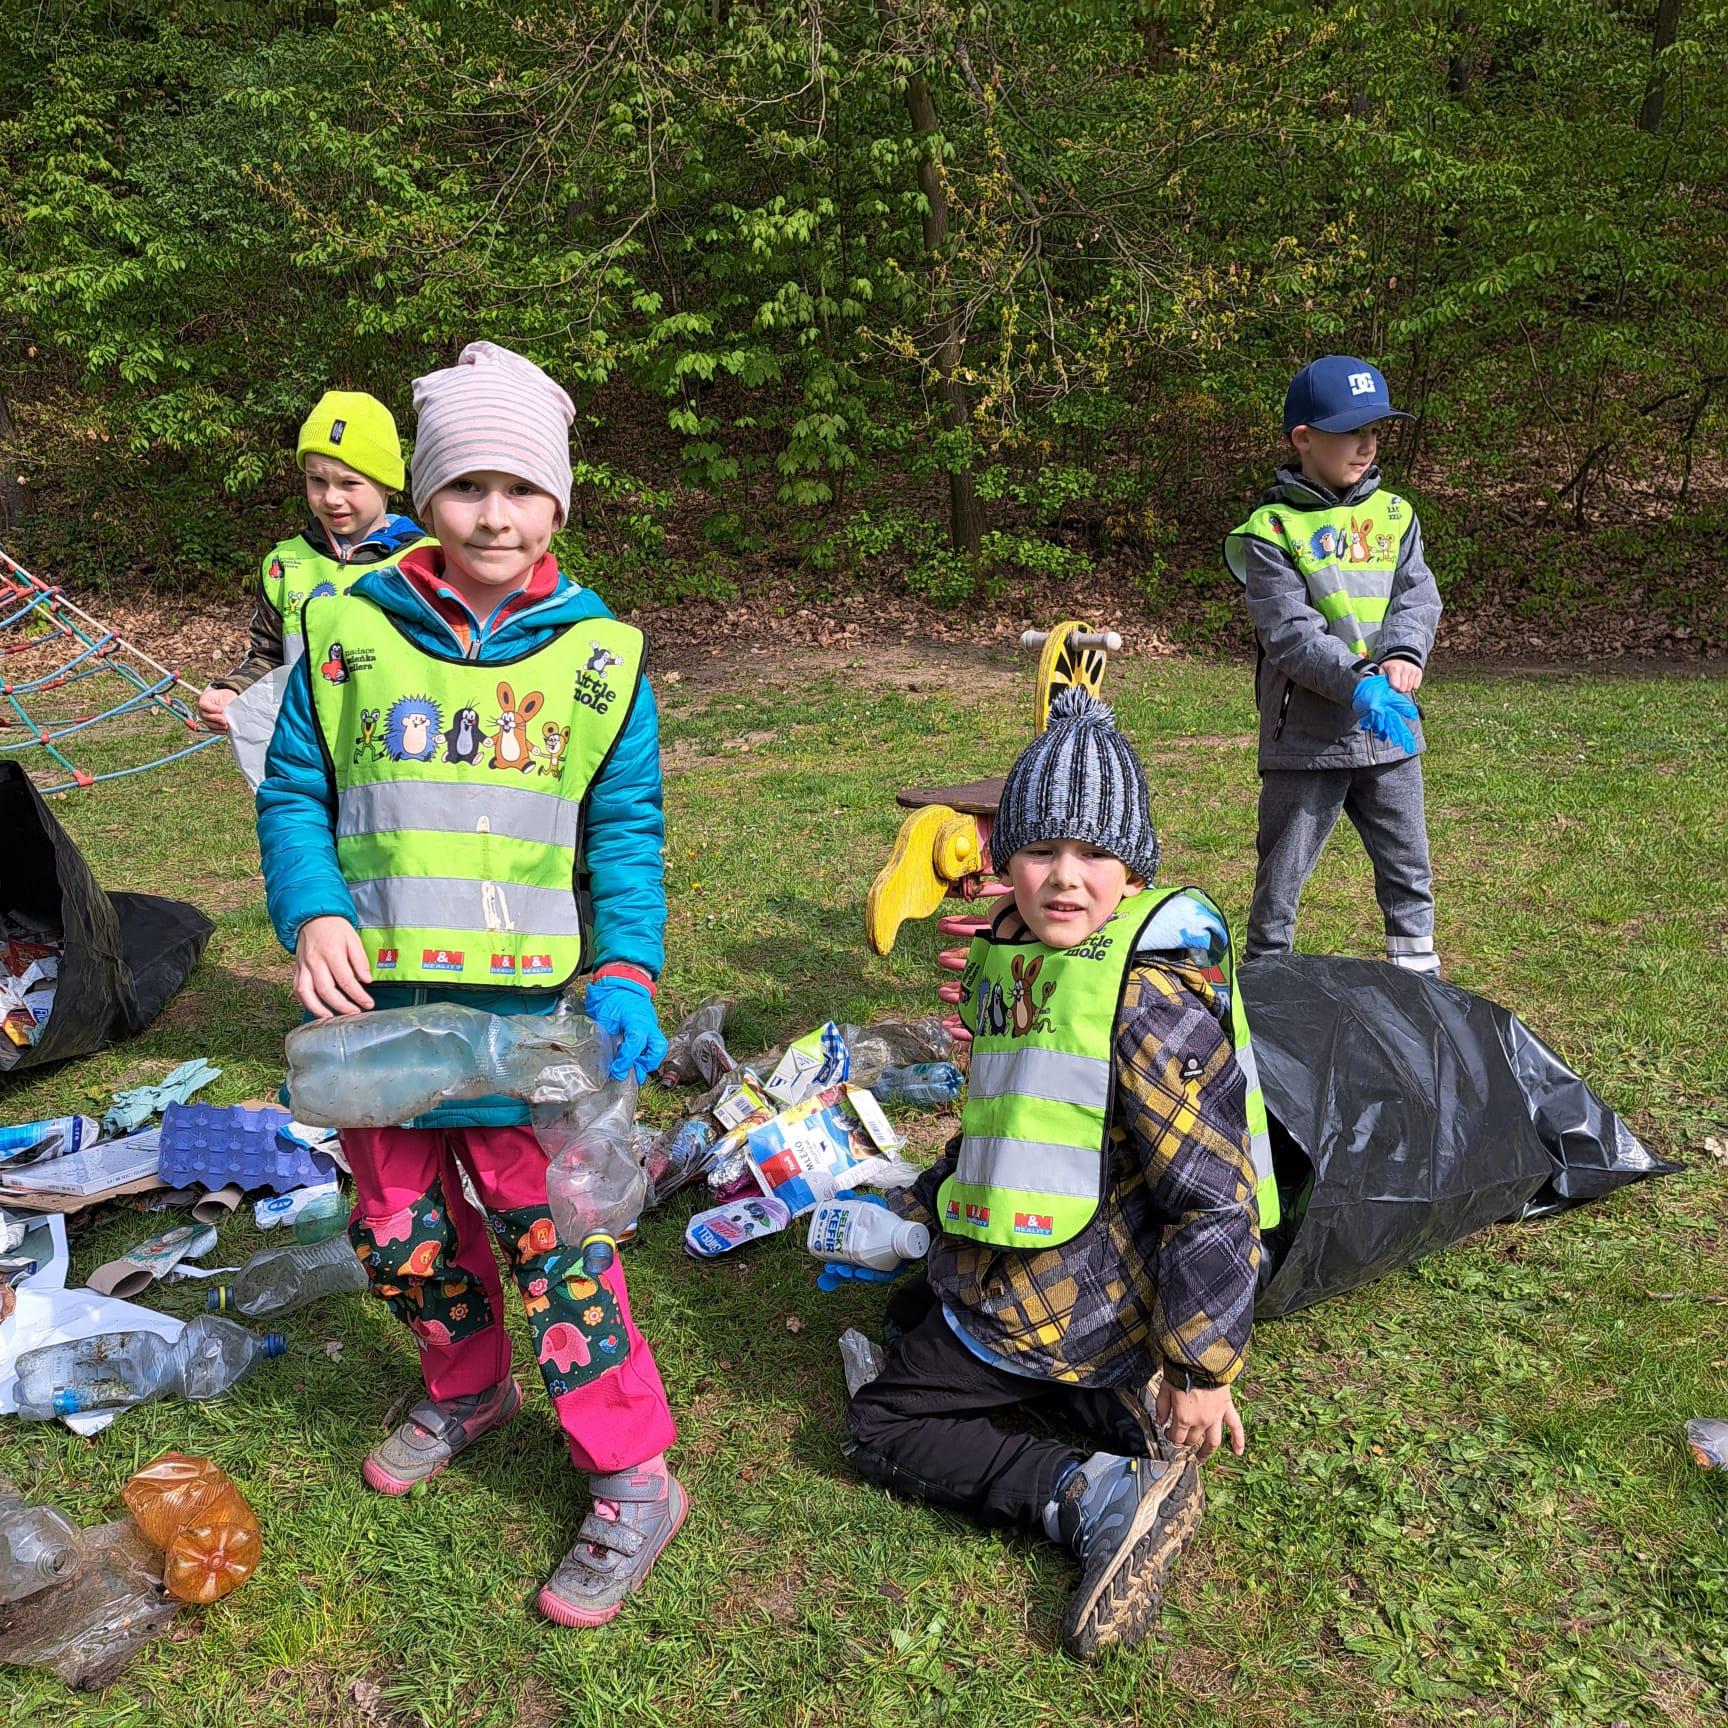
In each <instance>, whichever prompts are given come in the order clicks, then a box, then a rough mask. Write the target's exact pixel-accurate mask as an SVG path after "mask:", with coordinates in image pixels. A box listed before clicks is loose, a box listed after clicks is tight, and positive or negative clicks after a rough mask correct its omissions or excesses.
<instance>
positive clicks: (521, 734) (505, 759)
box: [492, 684, 546, 774]
mask: <svg viewBox="0 0 1728 1728" xmlns="http://www.w3.org/2000/svg"><path fill="white" fill-rule="evenodd" d="M545 706H546V698H545V697H544V696H543V695H542V694H541V693H540V692H539V691H538V690H530V691H529V692H528V694H527V695H526V696H524V697H523V698H522V700H521V701H520V702H518V701H517V700H516V695H515V692H514V691H513V690H512V689H511V688H510V686H509V685H508V684H500V685H499V686H498V730H497V731H496V732H494V733H493V734H492V766H493V767H494V768H505V769H514V770H515V771H516V772H517V773H519V774H526V773H527V772H528V771H529V769H530V768H531V767H532V766H533V765H534V757H533V752H532V750H531V749H530V747H529V744H528V722H529V721H530V720H532V719H533V718H534V716H535V715H536V714H538V713H539V712H540V710H541V709H542V708H544V707H545Z"/></svg>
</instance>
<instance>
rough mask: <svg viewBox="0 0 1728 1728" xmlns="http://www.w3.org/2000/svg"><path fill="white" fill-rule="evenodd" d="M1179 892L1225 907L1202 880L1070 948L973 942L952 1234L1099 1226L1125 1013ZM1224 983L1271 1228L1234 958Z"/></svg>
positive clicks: (944, 1195)
mask: <svg viewBox="0 0 1728 1728" xmlns="http://www.w3.org/2000/svg"><path fill="white" fill-rule="evenodd" d="M1175 894H1190V895H1193V897H1194V898H1195V899H1197V900H1199V901H1200V902H1201V904H1203V905H1205V906H1208V907H1211V909H1212V910H1213V911H1214V912H1216V911H1217V908H1216V907H1215V906H1212V902H1211V901H1210V900H1208V899H1207V898H1206V896H1205V895H1204V894H1201V893H1200V892H1199V891H1198V890H1197V889H1194V888H1159V889H1148V890H1146V891H1145V892H1143V893H1140V894H1133V895H1130V896H1129V897H1128V898H1127V899H1125V900H1124V901H1123V902H1122V904H1121V905H1120V906H1118V907H1117V908H1116V911H1115V913H1114V915H1113V916H1111V917H1110V918H1108V919H1106V920H1105V922H1104V924H1103V925H1102V926H1101V927H1100V928H1099V929H1098V930H1096V931H1094V932H1093V934H1092V935H1090V936H1089V937H1087V938H1086V940H1085V941H1084V942H1082V943H1080V944H1078V946H1076V947H1073V948H1051V947H1048V946H1046V945H1045V944H1044V943H1042V942H1038V941H1033V940H1025V941H999V940H997V938H996V936H995V934H994V932H993V931H988V930H987V931H983V932H981V933H980V934H979V935H977V936H975V937H974V938H973V939H972V948H971V952H970V953H969V954H968V955H967V957H966V969H965V971H964V972H963V973H962V974H961V988H962V990H963V992H964V994H963V996H962V999H961V1004H960V1014H961V1018H962V1019H963V1020H964V1021H965V1022H966V1028H967V1030H968V1031H969V1032H970V1033H971V1034H972V1073H971V1078H970V1080H969V1081H968V1083H967V1093H966V1102H965V1105H964V1106H963V1107H962V1110H961V1115H960V1135H961V1138H960V1152H959V1157H958V1159H957V1161H956V1163H955V1169H954V1174H953V1175H952V1176H950V1177H949V1178H948V1179H947V1181H945V1182H944V1183H943V1184H942V1187H941V1190H940V1192H939V1193H938V1195H937V1215H938V1216H939V1218H940V1219H941V1222H942V1228H943V1229H944V1230H946V1231H947V1232H949V1233H950V1234H951V1235H955V1236H966V1237H970V1238H971V1239H972V1240H973V1241H975V1242H990V1243H994V1244H995V1245H996V1246H998V1247H1002V1248H1031V1249H1036V1248H1053V1247H1055V1246H1056V1245H1058V1244H1059V1243H1062V1242H1067V1241H1069V1240H1070V1239H1072V1238H1073V1237H1074V1236H1077V1235H1078V1234H1079V1233H1080V1232H1081V1231H1082V1230H1083V1229H1085V1227H1086V1226H1087V1225H1088V1224H1089V1223H1090V1222H1091V1221H1092V1219H1093V1217H1094V1216H1095V1214H1096V1213H1097V1211H1098V1206H1099V1202H1100V1201H1101V1200H1102V1199H1103V1197H1104V1190H1105V1185H1106V1183H1107V1181H1108V1180H1109V1162H1110V1144H1111V1124H1112V1116H1113V1109H1114V1104H1115V1093H1116V1062H1115V1055H1114V1051H1115V1042H1116V1017H1117V1014H1118V1013H1119V1011H1120V1009H1121V1006H1122V996H1123V992H1124V990H1125V988H1126V986H1127V982H1128V971H1129V968H1130V967H1131V966H1132V965H1133V964H1134V959H1135V944H1136V943H1137V942H1138V941H1139V938H1140V932H1141V931H1142V930H1143V929H1144V928H1145V927H1146V923H1147V920H1148V919H1150V918H1151V916H1152V914H1153V913H1154V912H1156V911H1157V910H1158V908H1159V907H1160V906H1161V905H1163V903H1164V902H1165V901H1166V900H1168V899H1169V898H1170V897H1171V896H1172V895H1175ZM1219 922H1220V923H1222V922H1223V919H1222V916H1220V919H1219ZM1223 981H1224V984H1225V987H1226V988H1227V989H1228V991H1229V993H1230V1018H1229V1032H1230V1041H1231V1044H1232V1045H1233V1047H1234V1049H1235V1054H1236V1060H1237V1062H1238V1064H1239V1065H1240V1066H1241V1068H1242V1070H1243V1076H1244V1078H1245V1080H1246V1081H1247V1085H1248V1128H1249V1135H1250V1139H1251V1142H1252V1153H1253V1160H1254V1175H1255V1183H1256V1187H1255V1192H1256V1197H1257V1199H1258V1202H1259V1208H1260V1227H1261V1228H1262V1229H1263V1230H1269V1229H1271V1227H1272V1226H1273V1225H1274V1224H1276V1223H1277V1222H1278V1187H1277V1184H1276V1182H1274V1180H1273V1176H1272V1144H1271V1139H1270V1136H1269V1134H1268V1132H1267V1127H1266V1101H1265V1098H1264V1096H1263V1095H1262V1093H1261V1090H1260V1076H1259V1073H1258V1071H1257V1070H1256V1068H1255V1066H1254V1052H1253V1047H1252V1045H1251V1043H1250V1041H1249V1037H1248V1019H1247V1015H1246V1013H1245V1012H1244V1010H1243V1007H1242V996H1241V993H1240V991H1238V990H1237V988H1236V965H1235V961H1234V959H1233V958H1232V956H1231V954H1229V953H1227V954H1226V956H1225V960H1224V967H1223ZM1182 1078H1183V1080H1184V1081H1187V1080H1188V1078H1189V1077H1188V1076H1187V1075H1183V1076H1182ZM1195 1078H1196V1079H1197V1076H1196V1077H1195Z"/></svg>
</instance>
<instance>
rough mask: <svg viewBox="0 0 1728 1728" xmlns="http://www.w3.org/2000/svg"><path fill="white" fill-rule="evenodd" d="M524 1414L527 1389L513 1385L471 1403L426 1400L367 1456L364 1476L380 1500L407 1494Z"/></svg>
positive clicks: (470, 1399)
mask: <svg viewBox="0 0 1728 1728" xmlns="http://www.w3.org/2000/svg"><path fill="white" fill-rule="evenodd" d="M521 1408H522V1388H521V1387H520V1386H518V1385H517V1384H516V1382H515V1380H513V1379H511V1380H504V1381H501V1382H500V1383H499V1384H498V1385H496V1386H494V1387H493V1388H492V1389H491V1390H490V1391H488V1392H475V1393H473V1394H471V1395H470V1396H468V1397H466V1398H426V1399H422V1400H421V1402H420V1403H418V1404H416V1405H415V1406H414V1408H413V1409H412V1410H410V1411H409V1412H408V1418H407V1420H406V1421H405V1422H403V1423H402V1424H401V1426H400V1427H398V1428H397V1429H396V1431H395V1432H394V1433H393V1434H391V1435H389V1436H388V1437H387V1438H386V1439H384V1440H383V1441H381V1442H380V1443H379V1444H378V1445H377V1446H374V1447H373V1448H372V1450H371V1452H370V1453H368V1454H367V1458H366V1462H365V1463H364V1464H362V1465H361V1466H360V1474H361V1476H362V1477H364V1478H365V1481H366V1486H367V1487H368V1488H376V1489H377V1490H378V1492H379V1493H380V1494H406V1493H407V1492H408V1490H409V1489H410V1488H412V1487H414V1486H415V1485H416V1484H417V1483H421V1482H430V1481H431V1480H432V1478H433V1477H434V1476H436V1475H437V1474H438V1472H439V1471H440V1470H442V1469H443V1468H444V1466H445V1465H446V1464H448V1463H449V1462H450V1460H451V1459H452V1458H454V1457H455V1456H456V1454H457V1453H458V1452H460V1451H462V1450H463V1449H464V1448H466V1447H469V1446H472V1445H473V1444H474V1442H475V1441H476V1440H478V1439H479V1438H480V1436H481V1435H482V1434H489V1433H491V1431H492V1430H493V1429H494V1428H501V1427H503V1425H504V1424H505V1423H506V1422H508V1421H509V1420H510V1418H511V1417H512V1416H514V1415H515V1414H516V1412H517V1411H518V1410H520V1409H521Z"/></svg>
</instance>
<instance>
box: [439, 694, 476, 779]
mask: <svg viewBox="0 0 1728 1728" xmlns="http://www.w3.org/2000/svg"><path fill="white" fill-rule="evenodd" d="M485 748H486V734H485V733H484V732H482V731H481V730H480V710H479V709H478V708H458V709H457V710H456V714H455V718H454V719H452V721H451V722H450V730H449V731H448V732H446V733H445V734H444V760H445V761H446V762H462V763H465V764H466V765H467V766H468V767H470V768H471V767H473V765H474V764H475V763H476V762H478V761H479V760H480V752H481V751H482V750H484V749H485Z"/></svg>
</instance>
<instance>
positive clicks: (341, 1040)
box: [286, 1002, 609, 1128]
mask: <svg viewBox="0 0 1728 1728" xmlns="http://www.w3.org/2000/svg"><path fill="white" fill-rule="evenodd" d="M286 1052H287V1057H288V1096H289V1099H290V1102H291V1105H292V1108H293V1111H294V1114H295V1115H296V1116H297V1117H298V1118H299V1119H300V1120H301V1121H302V1122H308V1123H311V1124H312V1125H314V1126H316V1127H321V1128H389V1127H394V1126H395V1125H397V1124H398V1123H402V1122H406V1121H408V1120H410V1119H411V1118H412V1117H415V1116H422V1115H424V1114H425V1113H426V1112H427V1111H429V1110H431V1109H434V1108H435V1107H436V1106H437V1105H439V1104H440V1103H442V1102H444V1101H445V1100H446V1099H450V1098H483V1097H486V1096H488V1095H489V1094H491V1093H495V1092H501V1093H504V1094H506V1095H508V1096H510V1097H512V1098H528V1097H530V1096H532V1095H533V1093H534V1091H535V1090H536V1088H537V1087H538V1086H539V1084H540V1083H541V1081H542V1079H543V1076H544V1073H545V1071H546V1070H548V1069H553V1068H554V1067H555V1068H556V1071H557V1073H558V1075H559V1080H560V1085H561V1087H562V1089H563V1091H564V1092H565V1093H566V1095H567V1096H574V1095H575V1094H576V1093H577V1092H579V1091H593V1090H595V1089H597V1088H598V1087H600V1086H602V1085H603V1084H604V1083H605V1080H606V1066H607V1061H608V1059H609V1052H607V1051H606V1050H605V1049H604V1048H603V1044H602V1040H601V1037H600V1034H599V1033H598V1032H597V1031H596V1029H595V1026H594V1023H593V1021H591V1020H588V1019H585V1018H583V1017H582V1016H579V1015H544V1016H538V1015H522V1016H519V1017H517V1018H514V1019H511V1018H506V1017H505V1016H503V1015H500V1014H486V1013H482V1012H481V1011H480V1010H479V1009H477V1008H466V1007H463V1006H462V1005H460V1004H459V1003H454V1002H433V1003H428V1004H425V1005H422V1006H419V1007H413V1008H384V1009H380V1010H378V1011H377V1012H375V1013H371V1014H347V1015H338V1016H337V1017H336V1018H335V1019H332V1020H310V1021H308V1022H307V1023H306V1024H305V1025H304V1026H297V1027H296V1028H295V1029H294V1030H293V1031H292V1032H290V1033H289V1034H288V1039H287V1044H286Z"/></svg>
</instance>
